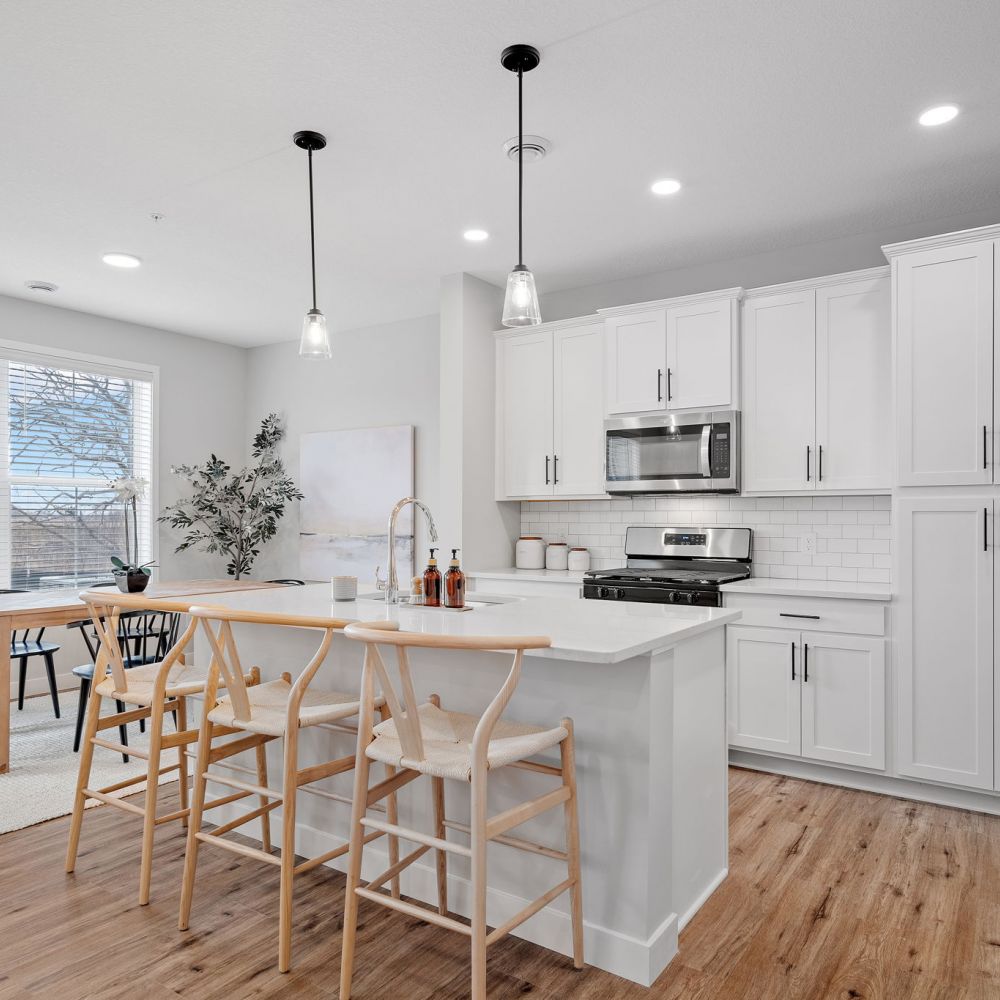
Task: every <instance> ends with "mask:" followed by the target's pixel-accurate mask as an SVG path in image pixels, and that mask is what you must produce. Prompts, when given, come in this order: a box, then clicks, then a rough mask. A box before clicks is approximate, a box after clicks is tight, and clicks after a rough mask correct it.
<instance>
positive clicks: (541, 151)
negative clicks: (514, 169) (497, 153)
mask: <svg viewBox="0 0 1000 1000" xmlns="http://www.w3.org/2000/svg"><path fill="white" fill-rule="evenodd" d="M551 148H552V143H551V142H549V140H548V139H545V138H543V137H542V136H540V135H526V136H525V137H524V162H525V163H537V162H538V161H539V160H542V159H544V158H545V155H546V154H547V153H548V151H549V150H550V149H551ZM517 149H518V142H517V136H516V135H515V136H514V137H513V138H511V139H508V140H507V141H506V142H505V143H504V144H503V151H504V152H505V153H506V154H507V159H508V160H513V161H514V162H515V163H517Z"/></svg>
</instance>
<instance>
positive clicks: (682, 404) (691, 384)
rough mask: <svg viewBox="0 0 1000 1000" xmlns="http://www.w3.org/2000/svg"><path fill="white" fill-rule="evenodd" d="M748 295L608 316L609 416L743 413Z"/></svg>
mask: <svg viewBox="0 0 1000 1000" xmlns="http://www.w3.org/2000/svg"><path fill="white" fill-rule="evenodd" d="M742 294H743V289H741V288H728V289H725V290H723V291H719V292H710V293H704V294H700V295H689V296H684V297H683V298H678V299H664V300H662V301H660V302H655V303H654V302H647V303H644V304H643V305H639V306H636V307H635V309H634V310H625V309H608V310H601V312H605V313H607V315H606V317H605V321H604V322H605V337H606V341H607V348H606V350H607V358H606V360H607V412H608V413H609V414H617V413H644V412H645V413H648V412H651V411H655V410H728V409H736V408H738V406H739V398H738V395H739V365H738V358H739V349H738V343H739V309H738V304H739V300H740V297H741V295H742Z"/></svg>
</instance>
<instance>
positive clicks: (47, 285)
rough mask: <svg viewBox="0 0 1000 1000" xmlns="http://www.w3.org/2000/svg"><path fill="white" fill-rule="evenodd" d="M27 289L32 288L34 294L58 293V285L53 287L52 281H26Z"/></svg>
mask: <svg viewBox="0 0 1000 1000" xmlns="http://www.w3.org/2000/svg"><path fill="white" fill-rule="evenodd" d="M24 287H25V288H30V289H31V290H32V291H33V292H57V291H59V286H58V285H53V284H52V282H51V281H26V282H25V283H24Z"/></svg>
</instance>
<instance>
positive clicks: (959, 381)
mask: <svg viewBox="0 0 1000 1000" xmlns="http://www.w3.org/2000/svg"><path fill="white" fill-rule="evenodd" d="M894 267H895V269H896V270H895V278H896V286H895V287H896V292H895V294H896V303H895V304H896V379H897V381H896V429H897V454H898V459H897V472H898V478H899V484H900V485H901V486H964V485H971V484H973V483H988V482H990V481H991V480H992V477H993V472H992V466H993V463H992V458H991V456H990V455H989V451H991V450H992V444H991V442H990V441H989V440H987V441H986V442H985V448H984V440H983V437H984V434H985V435H987V436H989V435H991V434H992V428H993V396H992V393H993V243H992V242H990V241H988V240H987V241H982V242H978V243H967V244H965V245H962V246H951V247H941V248H937V249H932V250H924V251H920V252H918V253H913V254H907V255H905V256H902V257H900V258H898V259H897V260H896V261H895V262H894ZM984 450H985V451H986V454H984Z"/></svg>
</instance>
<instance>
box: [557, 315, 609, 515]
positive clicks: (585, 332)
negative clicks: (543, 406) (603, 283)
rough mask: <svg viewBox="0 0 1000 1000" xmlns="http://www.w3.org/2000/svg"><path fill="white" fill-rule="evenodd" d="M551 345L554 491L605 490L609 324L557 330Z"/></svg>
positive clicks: (584, 492)
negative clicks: (606, 336)
mask: <svg viewBox="0 0 1000 1000" xmlns="http://www.w3.org/2000/svg"><path fill="white" fill-rule="evenodd" d="M552 343H553V356H554V359H555V372H554V382H553V388H554V399H553V409H554V418H555V419H554V428H553V442H552V482H553V487H554V492H555V495H556V496H580V495H587V494H594V493H599V494H603V493H604V406H603V405H602V403H603V398H604V326H603V324H600V323H596V324H592V325H590V326H578V327H570V328H568V329H562V330H555V331H554V332H553V334H552Z"/></svg>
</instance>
